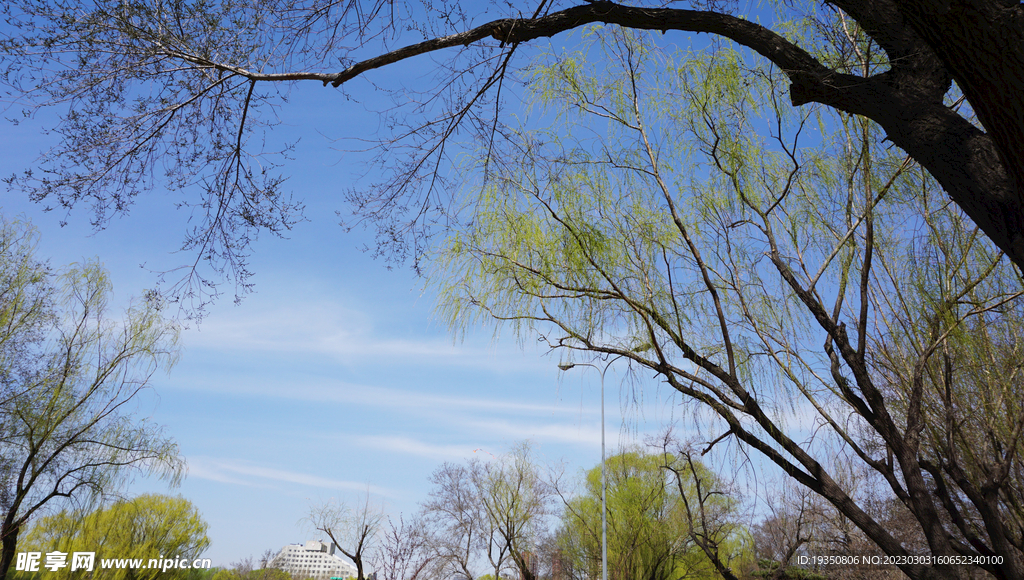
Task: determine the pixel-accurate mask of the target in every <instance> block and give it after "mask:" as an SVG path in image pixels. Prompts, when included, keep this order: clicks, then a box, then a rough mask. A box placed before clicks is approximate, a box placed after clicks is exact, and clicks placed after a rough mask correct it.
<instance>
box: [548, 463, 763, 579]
mask: <svg viewBox="0 0 1024 580" xmlns="http://www.w3.org/2000/svg"><path fill="white" fill-rule="evenodd" d="M667 466H670V467H672V468H673V469H675V470H677V471H675V472H673V471H670V470H667V469H666V467H667ZM606 468H607V471H608V482H607V485H608V489H607V498H606V501H607V506H608V513H607V524H608V533H607V540H608V578H609V579H610V580H624V579H630V578H644V579H647V580H674V579H676V578H693V579H704V578H708V579H710V578H722V577H726V578H732V579H735V578H736V577H737V576H736V575H732V576H726V575H722V574H720V573H719V572H718V571H717V570H716V567H715V565H714V564H713V563H712V562H711V561H710V559H709V558H707V557H706V555H705V554H704V553H703V550H702V548H701V546H698V545H697V543H696V542H694V541H693V538H694V535H693V532H696V531H698V530H697V528H698V527H699V526H694V525H693V524H694V518H692V517H689V516H690V513H689V510H691V509H693V510H696V509H705V510H707V512H708V513H711V512H715V515H714V519H715V520H716V522H715V523H714V524H713V527H714V530H713V531H712V532H711V533H710V534H708V535H707V537H706V540H707V541H708V542H709V543H713V544H715V545H716V546H717V547H720V548H721V549H720V554H721V557H720V564H721V565H723V568H724V572H725V574H732V571H731V568H730V567H729V564H737V563H738V560H739V559H740V558H742V556H743V554H742V551H743V550H742V549H743V547H744V546H743V542H742V537H741V536H742V531H741V530H740V528H739V526H738V525H735V522H727V521H724V520H726V519H728V515H729V512H731V511H732V510H733V509H734V508H735V507H736V505H737V503H738V502H736V501H735V499H734V498H730V497H727V496H725V495H717V496H715V497H710V498H709V497H707V496H706V495H701V497H699V498H698V495H700V489H699V486H698V485H696V484H697V482H698V481H700V482H702V483H708V482H709V479H711V478H712V476H711V474H710V472H708V471H707V469H706V468H705V467H704V466H703V465H702V464H700V462H698V461H694V462H692V463H691V464H687V462H686V461H685V459H683V458H682V457H680V456H674V455H673V454H671V453H645V452H643V451H640V450H631V451H625V452H622V453H619V454H616V455H613V456H612V457H609V458H608V461H607V466H606ZM691 468H695V469H696V471H694V470H691ZM695 473H696V474H697V477H694V474H695ZM564 503H565V509H564V511H563V514H562V525H561V527H560V529H559V532H558V536H557V542H558V547H559V549H560V550H561V553H562V555H563V557H564V558H565V559H566V560H567V561H566V564H565V567H566V569H568V570H569V571H570V574H571V577H572V578H578V579H583V578H599V577H600V576H601V466H597V467H595V468H593V469H591V470H589V471H588V472H587V473H586V478H585V481H584V486H583V493H581V494H579V495H577V496H574V497H565V498H564ZM698 504H700V506H699V508H698Z"/></svg>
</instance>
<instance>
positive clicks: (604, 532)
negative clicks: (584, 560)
mask: <svg viewBox="0 0 1024 580" xmlns="http://www.w3.org/2000/svg"><path fill="white" fill-rule="evenodd" d="M615 358H618V357H615ZM615 358H613V359H612V360H610V361H608V364H606V365H604V369H603V370H602V369H601V367H599V366H597V365H592V364H590V363H578V364H576V363H566V364H560V365H558V368H559V369H561V370H563V371H567V370H569V369H571V368H573V367H593V368H595V369H597V370H599V371H601V580H608V515H607V514H608V501H607V498H606V494H607V490H608V483H607V479H606V477H605V466H604V374H605V373H606V372H608V368H609V367H611V366H612V363H613V362H615Z"/></svg>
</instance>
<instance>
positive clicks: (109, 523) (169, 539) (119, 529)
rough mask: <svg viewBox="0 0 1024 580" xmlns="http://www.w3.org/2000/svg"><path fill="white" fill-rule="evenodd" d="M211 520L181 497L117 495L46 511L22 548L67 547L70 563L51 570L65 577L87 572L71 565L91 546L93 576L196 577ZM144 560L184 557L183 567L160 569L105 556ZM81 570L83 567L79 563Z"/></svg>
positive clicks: (113, 579)
mask: <svg viewBox="0 0 1024 580" xmlns="http://www.w3.org/2000/svg"><path fill="white" fill-rule="evenodd" d="M208 528H209V526H208V525H207V524H206V522H205V521H203V517H202V514H200V513H199V510H198V509H196V507H195V506H194V505H192V503H191V502H190V501H188V500H187V499H185V498H183V497H171V496H166V495H157V494H144V495H140V496H138V497H134V498H131V499H125V500H119V501H116V502H113V503H111V504H110V505H108V506H103V507H100V508H98V509H96V510H93V511H91V512H86V511H84V510H65V511H62V512H59V513H56V514H53V515H50V516H46V517H44V518H41V519H39V520H36V521H35V523H33V525H32V528H31V529H30V530H29V533H28V534H27V535H26V536H25V540H24V542H23V544H22V551H28V550H34V551H37V552H42V553H44V554H45V553H47V552H54V551H57V552H63V553H65V554H67V561H66V564H67V566H65V567H63V568H58V569H54V570H48V571H47V572H48V573H49V574H52V575H53V576H54V577H56V578H59V579H61V580H63V579H68V578H77V577H81V576H82V575H83V573H84V572H82V571H79V572H77V573H76V572H75V571H74V570H73V569H72V555H73V554H74V553H75V552H92V553H94V554H95V557H96V560H95V561H94V562H93V563H92V568H93V570H94V571H93V572H92V574H91V576H92V577H93V578H107V579H110V580H136V579H138V580H143V579H150V578H187V577H195V576H196V574H195V573H194V572H193V564H196V568H201V566H200V564H201V561H197V560H198V559H199V557H200V556H201V555H202V553H203V552H205V551H206V549H207V548H208V547H209V546H210V540H209V538H207V536H206V531H207V529H208ZM115 557H116V558H122V559H139V560H142V562H143V566H146V565H147V564H148V562H149V560H150V559H153V560H158V561H160V562H161V564H162V563H163V561H164V560H165V559H170V560H172V561H175V562H176V563H177V561H178V560H181V562H182V564H183V566H184V567H174V568H170V569H168V570H162V569H161V568H160V567H159V566H157V567H154V568H148V569H146V568H143V569H130V568H113V569H102V568H101V566H100V563H99V560H100V559H101V558H115ZM79 570H84V567H83V568H79Z"/></svg>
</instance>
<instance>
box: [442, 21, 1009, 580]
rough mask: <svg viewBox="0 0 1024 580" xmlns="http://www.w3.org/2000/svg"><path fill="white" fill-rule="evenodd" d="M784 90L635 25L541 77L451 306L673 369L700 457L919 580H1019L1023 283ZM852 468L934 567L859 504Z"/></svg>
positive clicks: (876, 142) (553, 339)
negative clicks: (838, 527) (834, 520)
mask: <svg viewBox="0 0 1024 580" xmlns="http://www.w3.org/2000/svg"><path fill="white" fill-rule="evenodd" d="M866 66H867V64H866ZM780 75H781V73H780V71H778V70H777V69H774V68H767V69H766V68H760V67H757V66H756V64H752V63H750V62H748V61H746V60H744V59H743V58H742V57H741V55H739V54H738V53H736V52H732V51H730V50H729V49H728V48H726V47H721V48H719V49H718V50H717V51H715V52H708V53H686V52H682V53H671V52H668V51H665V50H661V49H658V48H657V47H656V45H655V44H653V43H652V42H651V41H650V40H649V39H647V38H646V37H644V36H639V37H638V36H636V35H632V34H627V33H624V32H622V31H620V30H617V29H614V28H612V29H603V30H600V31H598V32H595V34H594V35H593V36H592V37H591V45H590V46H588V47H587V50H586V51H581V52H566V53H564V54H556V55H553V56H551V58H550V59H548V60H546V61H544V62H543V63H542V64H539V65H538V66H537V68H535V78H534V81H533V85H532V86H533V87H534V88H535V91H536V92H535V95H534V96H535V98H536V99H537V102H538V103H539V104H540V105H542V106H544V107H546V111H547V113H548V114H549V115H551V117H550V118H552V119H556V121H555V122H553V123H552V127H551V129H549V130H528V129H527V128H523V129H521V130H515V131H514V130H509V131H507V132H506V133H505V134H504V136H505V138H504V139H502V140H497V141H496V142H495V144H494V145H493V146H492V151H491V153H490V155H489V157H488V163H489V166H488V171H489V172H490V181H488V182H486V183H485V184H484V185H483V186H482V190H483V193H482V200H483V201H482V202H481V205H480V207H479V210H478V211H477V212H476V213H475V214H474V216H473V220H472V223H471V225H470V226H468V227H465V228H464V229H462V230H460V231H459V232H457V233H455V234H453V235H452V236H451V237H450V239H449V241H448V242H447V244H446V246H445V248H444V250H443V253H442V256H441V258H440V265H439V267H438V271H437V277H436V279H437V281H438V284H439V285H440V287H441V289H442V294H443V296H444V297H445V298H444V299H443V302H442V305H441V311H442V313H443V315H444V316H445V317H446V318H447V319H448V320H449V321H450V322H451V324H452V325H454V326H455V327H456V328H461V327H463V326H465V325H466V324H470V323H474V322H476V321H480V320H483V321H497V322H499V323H503V324H509V325H511V326H512V328H514V329H515V330H516V331H517V332H518V333H520V335H529V336H533V335H537V336H539V337H540V338H541V339H543V340H545V341H546V342H547V343H548V344H549V345H550V347H551V348H553V349H556V350H558V351H560V352H562V353H563V355H562V356H563V357H565V358H566V359H568V360H572V359H574V358H592V357H603V358H609V357H621V359H622V360H623V361H628V363H629V365H631V366H632V367H633V368H634V369H644V370H646V371H649V372H652V373H654V374H656V375H657V376H658V377H659V378H660V379H661V380H662V381H664V382H665V383H667V384H668V385H670V386H671V388H673V389H675V390H676V391H678V392H679V393H680V394H682V395H683V400H684V402H685V403H684V404H686V405H689V406H692V407H693V408H694V409H695V410H696V411H697V412H695V413H694V416H695V417H697V418H698V419H700V420H699V421H698V427H699V428H700V429H701V433H702V434H703V437H704V439H705V440H706V447H705V449H704V452H710V451H712V450H713V449H712V448H716V447H718V446H723V445H732V446H734V447H733V448H734V449H738V450H741V451H743V452H744V453H745V454H748V455H750V454H752V455H759V456H760V457H761V458H762V461H763V462H765V463H767V464H769V465H772V464H773V465H774V466H775V467H776V468H777V469H779V470H780V471H781V472H782V473H784V474H785V476H787V477H790V478H793V479H794V480H795V481H796V482H798V483H799V484H801V485H803V486H805V487H806V488H808V489H809V490H811V491H813V492H814V493H816V494H818V495H820V496H821V497H822V498H823V499H824V500H825V501H827V502H828V503H829V504H831V505H832V506H834V508H835V509H836V510H837V511H838V512H839V513H841V514H842V515H843V517H845V518H848V519H849V521H851V522H853V524H854V525H856V526H857V527H858V528H859V529H860V530H862V531H863V533H864V534H865V535H866V536H867V537H868V538H869V539H870V540H871V541H872V542H873V543H875V544H876V545H877V546H878V547H879V549H880V550H882V552H883V553H885V554H887V555H889V556H892V557H893V558H894V561H895V562H896V563H898V564H899V567H900V568H901V569H902V571H903V572H904V573H906V574H907V575H908V576H910V577H911V578H915V579H923V578H956V577H960V576H962V575H964V574H970V573H971V570H984V571H987V572H989V573H991V574H993V575H994V576H996V577H999V578H1017V577H1020V576H1021V575H1022V574H1024V538H1022V530H1024V528H1022V527H1021V523H1022V518H1021V515H1022V512H1021V506H1022V505H1024V501H1022V499H1024V496H1022V490H1024V487H1022V483H1024V479H1022V477H1021V476H1022V472H1021V464H1020V460H1021V458H1022V444H1024V443H1022V441H1021V433H1022V430H1024V415H1022V414H1021V413H1020V408H1019V405H1020V401H1021V400H1022V398H1024V397H1022V395H1024V393H1022V392H1021V388H1022V384H1024V383H1022V382H1021V381H1020V380H1019V376H1018V374H1017V373H1018V372H1019V369H1020V367H1021V364H1022V363H1024V359H1022V358H1021V356H1020V351H1019V349H1018V348H1017V345H1018V342H1019V338H1017V337H1019V336H1020V335H1021V332H1020V329H1021V326H1020V324H1021V321H1022V318H1021V315H1022V314H1024V312H1022V310H1021V309H1022V305H1021V302H1020V300H1019V297H1020V294H1021V288H1020V281H1019V280H1018V279H1017V278H1016V276H1015V275H1014V273H1013V270H1012V265H1011V263H1010V262H1009V261H1008V260H1007V259H1006V258H1005V257H1004V256H1003V254H1002V253H1001V252H1000V251H999V250H998V249H997V248H995V247H994V246H993V244H992V243H991V241H990V240H988V239H986V238H985V236H984V235H983V234H982V233H981V232H980V231H979V230H978V228H977V226H976V225H975V224H973V223H972V222H971V221H970V220H969V219H968V218H967V217H966V216H965V215H964V214H963V212H962V211H960V209H959V208H958V207H957V206H956V205H954V204H952V203H950V202H949V200H948V199H946V198H945V197H944V195H943V194H942V193H941V190H940V189H939V188H938V186H937V185H936V183H935V182H934V180H932V179H931V178H930V177H929V176H928V174H927V173H926V172H925V171H923V170H922V168H921V167H920V166H918V165H916V164H915V163H914V162H913V160H912V159H911V158H909V157H907V156H906V155H905V154H904V153H902V152H901V151H898V150H894V149H892V148H890V147H887V145H886V144H885V143H884V140H883V139H882V135H881V134H880V133H879V132H878V130H877V128H876V127H875V126H873V125H871V124H870V123H867V122H865V121H864V120H863V119H858V118H855V117H850V116H848V115H840V114H835V113H834V112H833V111H831V110H829V109H827V108H824V107H820V108H810V109H807V110H801V111H799V112H795V111H793V110H792V109H791V108H789V107H788V106H786V105H784V104H782V103H780V101H779V90H778V84H779V83H780V82H782V79H781V78H780ZM667 103H672V106H667ZM679 103H684V104H685V105H684V106H679ZM584 135H586V136H588V139H583V138H582V136H584ZM986 374H987V376H986ZM979 375H981V376H979ZM969 401H975V403H974V404H968V402H969ZM982 403H984V404H982ZM708 416H710V417H711V418H710V419H708V418H706V417H708ZM701 418H704V419H701ZM851 465H852V466H854V467H857V468H863V469H866V470H867V471H868V472H870V473H872V474H874V480H873V485H874V487H873V488H872V489H871V490H870V493H868V494H867V495H868V496H874V497H878V496H880V495H881V496H889V497H893V498H895V499H896V500H897V501H899V502H901V503H902V504H903V505H905V506H906V508H907V509H908V511H909V512H910V513H911V514H913V521H914V524H913V525H915V526H920V528H921V534H922V536H923V537H924V538H925V540H926V543H927V554H918V553H915V552H913V551H911V547H909V546H904V545H903V544H902V543H901V542H900V541H899V540H898V539H897V538H898V537H899V534H896V533H894V532H895V530H892V529H888V528H887V526H886V524H885V522H884V521H883V520H882V519H881V518H879V517H875V516H873V515H872V514H871V513H869V511H868V510H867V509H865V506H866V505H867V504H866V503H865V502H866V501H868V498H867V497H865V494H864V493H863V492H857V493H855V490H852V489H850V488H849V486H845V485H844V484H843V478H842V477H841V476H840V475H841V474H842V473H846V472H848V471H849V470H850V469H851ZM916 556H927V557H925V558H918V557H916Z"/></svg>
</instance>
